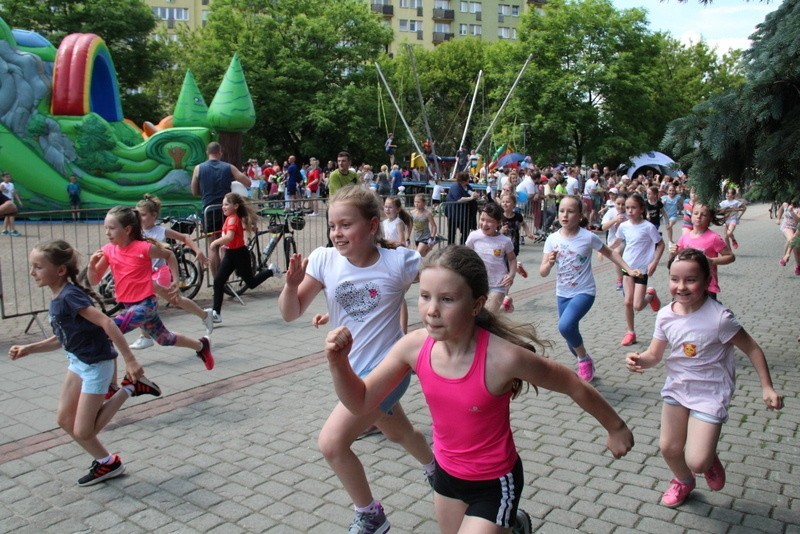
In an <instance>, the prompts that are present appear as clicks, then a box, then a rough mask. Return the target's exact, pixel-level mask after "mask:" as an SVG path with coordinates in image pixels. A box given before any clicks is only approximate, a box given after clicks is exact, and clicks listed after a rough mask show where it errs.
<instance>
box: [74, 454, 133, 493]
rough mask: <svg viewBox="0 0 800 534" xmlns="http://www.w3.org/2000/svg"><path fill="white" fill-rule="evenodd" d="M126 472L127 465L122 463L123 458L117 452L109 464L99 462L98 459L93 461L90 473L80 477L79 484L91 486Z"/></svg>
mask: <svg viewBox="0 0 800 534" xmlns="http://www.w3.org/2000/svg"><path fill="white" fill-rule="evenodd" d="M124 472H125V466H124V465H122V459H121V458H120V457H119V455H117V454H115V455H114V459H113V460H112V461H110V462H109V463H107V464H101V463H98V461H97V460H95V461H94V462H92V467H90V468H89V474H87V475H86V476H84V477H81V478H80V479H78V485H79V486H91V485H93V484H97V483H98V482H102V481H104V480H108V479H109V478H114V477H118V476H120V475H121V474H122V473H124Z"/></svg>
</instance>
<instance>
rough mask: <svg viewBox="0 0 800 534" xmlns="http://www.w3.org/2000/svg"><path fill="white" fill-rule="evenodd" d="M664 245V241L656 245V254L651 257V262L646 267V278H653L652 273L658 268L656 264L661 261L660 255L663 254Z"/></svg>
mask: <svg viewBox="0 0 800 534" xmlns="http://www.w3.org/2000/svg"><path fill="white" fill-rule="evenodd" d="M665 247H666V245H665V244H664V240H663V239H662V240H661V241H659V242H658V244H656V253H655V255H654V256H653V261H651V262H650V265H648V266H647V276H653V273H655V272H656V268H658V262H659V261H661V255H662V254H664V248H665Z"/></svg>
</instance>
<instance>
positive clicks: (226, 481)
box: [0, 206, 800, 534]
mask: <svg viewBox="0 0 800 534" xmlns="http://www.w3.org/2000/svg"><path fill="white" fill-rule="evenodd" d="M738 236H739V241H740V243H741V244H742V246H741V248H740V249H739V250H738V251H737V261H736V262H735V263H734V264H732V265H728V266H724V267H722V268H721V285H722V288H723V293H722V300H723V302H725V303H726V304H727V305H729V306H730V307H731V308H732V309H733V310H734V311H735V312H736V313H737V316H738V317H739V318H740V319H741V321H742V322H743V324H744V325H745V327H746V328H747V329H748V331H749V332H750V333H751V334H753V336H754V337H755V338H756V339H757V340H758V341H759V342H760V343H761V345H762V347H763V348H764V350H765V352H766V353H767V358H768V360H769V362H770V366H771V369H772V374H773V379H774V381H775V385H776V388H777V389H778V390H779V392H781V393H782V394H783V395H784V396H785V400H786V408H785V409H784V410H783V411H782V412H781V413H773V412H767V411H766V410H765V409H763V403H762V401H761V399H760V388H759V387H758V381H757V378H756V375H755V372H754V371H753V369H752V367H751V366H750V365H749V361H748V360H747V358H746V357H744V356H743V355H741V354H739V355H738V363H739V377H738V386H737V394H736V396H735V397H734V399H733V405H732V407H731V418H730V421H729V422H728V424H726V425H725V427H724V429H723V432H722V437H721V440H720V457H721V459H722V461H723V463H724V464H725V465H726V467H727V472H728V483H727V485H726V486H725V488H724V489H723V490H722V491H721V492H717V493H712V492H710V491H708V490H707V488H706V487H705V483H704V482H703V481H702V480H700V481H699V482H698V489H697V490H695V492H694V493H693V494H692V497H691V498H690V499H689V501H688V502H687V503H686V504H684V505H683V506H681V507H680V508H679V509H677V510H670V509H668V508H664V507H662V506H659V504H658V500H659V498H660V495H661V492H662V491H663V490H664V489H665V484H666V481H667V479H668V478H669V473H668V471H667V470H666V468H665V465H664V462H663V460H662V459H661V457H660V456H659V454H658V426H659V413H660V400H659V394H658V392H659V388H660V386H661V384H662V382H663V368H656V369H654V370H650V371H648V372H647V373H646V374H644V375H641V376H639V375H636V376H634V375H630V374H629V373H628V372H627V371H626V370H625V369H624V365H623V358H624V352H625V351H624V350H623V349H622V348H621V347H620V346H619V345H618V343H619V339H620V338H621V336H622V334H623V333H624V332H623V330H624V327H623V326H622V318H623V310H622V306H621V295H620V294H619V293H618V292H616V291H615V290H614V287H613V286H614V280H613V272H612V271H611V269H610V265H609V263H608V262H603V263H598V262H597V261H595V270H596V277H597V280H598V285H599V293H598V299H597V301H596V303H595V305H594V308H593V309H592V311H591V312H590V313H589V315H588V316H587V317H586V318H585V319H584V321H583V325H582V326H583V334H584V337H585V338H586V342H587V346H588V348H589V349H590V352H591V353H592V354H593V355H594V357H595V358H596V362H597V375H598V378H597V379H596V381H595V382H594V384H595V386H596V387H597V388H598V390H600V391H601V392H602V393H603V394H604V395H605V396H606V398H608V399H609V401H610V402H611V403H612V404H613V405H614V406H615V407H616V408H617V410H619V412H620V413H621V414H622V415H623V417H624V418H625V419H626V420H627V421H628V424H629V426H630V427H631V428H632V429H633V432H634V435H635V437H636V446H635V448H634V449H633V451H632V452H631V453H630V454H628V455H627V456H626V457H625V458H623V459H621V460H614V459H613V458H612V457H611V455H610V454H609V453H607V452H606V451H605V449H604V445H603V443H604V436H603V433H602V432H601V429H600V428H599V426H598V425H597V424H596V423H595V422H594V421H593V420H592V419H591V418H590V417H587V416H586V415H584V414H582V413H581V412H580V411H579V410H578V409H577V408H576V407H575V406H574V405H573V404H572V403H571V402H569V401H568V399H566V398H565V397H563V396H559V395H554V394H549V393H547V392H544V391H543V392H541V393H540V394H539V395H538V396H537V395H536V394H535V393H534V392H533V391H530V392H528V393H527V394H526V395H524V396H522V397H521V398H520V399H518V400H516V401H515V402H514V403H513V406H512V413H513V422H512V424H513V427H514V429H515V439H516V442H517V446H518V448H519V450H520V454H521V455H522V457H523V461H524V464H525V476H526V486H525V490H524V492H523V499H522V504H523V507H524V508H526V509H527V510H528V511H529V512H530V513H531V516H532V517H533V520H534V523H535V526H536V529H537V531H538V532H543V533H560V532H597V533H605V532H615V533H624V532H654V533H658V534H667V533H673V532H674V533H680V532H726V533H727V532H730V533H737V532H755V531H764V532H770V533H790V532H793V533H798V532H800V527H799V526H798V525H800V450H799V449H800V447H799V444H798V422H799V421H800V408H798V406H800V404H799V403H798V399H797V397H798V394H797V389H798V388H797V384H798V383H800V372H799V371H798V363H797V362H798V356H799V355H800V350H799V349H798V347H800V344H798V343H797V341H796V338H797V336H798V335H799V334H800V325H798V320H797V312H796V309H797V305H796V299H797V295H798V294H800V293H798V290H799V289H800V276H794V275H793V274H792V269H791V268H790V267H786V268H780V267H778V265H777V259H778V257H779V254H780V250H781V248H782V246H783V244H782V237H781V235H780V233H779V232H778V229H777V227H776V226H775V225H774V223H773V222H772V221H770V220H769V217H768V215H767V210H766V207H763V206H755V207H753V208H751V209H750V210H749V211H748V212H747V214H746V216H745V220H744V224H743V225H742V226H741V228H740V230H739V232H738ZM521 257H522V259H523V260H524V261H525V263H526V265H527V266H528V268H529V271H530V272H531V275H532V276H531V277H530V278H528V279H527V280H523V279H518V285H517V287H515V288H514V294H515V304H516V308H517V311H516V313H515V318H516V319H518V320H530V321H533V322H535V323H536V324H537V325H538V327H539V331H540V333H541V334H542V335H543V336H544V337H547V338H549V339H552V340H553V341H554V345H553V348H552V350H551V351H550V355H551V357H553V358H555V359H557V360H559V361H562V362H564V363H567V364H570V365H571V364H572V361H571V359H570V358H571V357H570V356H568V353H567V351H566V348H565V345H564V342H563V340H562V339H561V338H560V337H559V336H558V334H557V331H556V328H555V322H556V321H555V317H556V311H555V298H554V291H553V282H552V277H551V278H549V279H545V280H543V279H541V278H538V277H537V276H534V275H535V273H536V266H537V265H538V262H539V260H540V259H541V245H538V246H525V247H523V252H522V254H521ZM665 272H666V267H665V261H664V263H663V265H662V267H660V268H659V271H658V272H657V273H656V275H655V285H656V288H657V289H658V290H659V293H660V294H662V295H665V294H666V275H665ZM278 292H279V284H278V282H276V281H269V282H268V283H267V284H266V288H265V289H260V290H257V291H254V292H252V294H250V293H248V294H247V295H246V296H245V302H246V306H241V305H239V304H237V303H235V302H232V301H226V303H225V308H224V310H223V317H224V319H225V323H224V325H222V327H220V328H218V329H217V330H215V332H214V335H213V340H214V348H215V354H216V357H217V368H216V369H215V370H214V371H212V372H207V371H205V370H204V368H203V366H202V365H201V364H200V362H199V361H198V360H196V359H195V358H194V356H193V355H192V354H191V353H190V352H188V351H185V350H182V349H173V348H170V349H150V350H147V351H143V352H141V351H140V352H137V353H136V354H137V357H140V359H141V361H142V362H143V363H144V365H145V367H146V369H147V374H148V376H149V377H151V378H152V379H153V380H154V381H156V382H157V383H158V384H159V385H160V386H161V387H162V389H163V390H164V396H163V397H162V398H160V399H156V400H152V401H147V400H146V399H144V400H142V399H133V400H131V401H130V402H129V404H128V405H127V407H126V408H125V409H124V410H122V411H121V412H120V413H119V415H118V417H117V418H116V420H115V421H114V422H113V423H112V425H111V426H110V427H109V429H108V430H107V431H105V432H104V433H103V434H102V436H101V437H102V439H103V441H104V442H105V443H106V444H107V445H108V446H109V447H110V449H111V450H113V451H115V452H120V454H122V455H123V458H124V460H125V462H126V465H127V474H126V476H124V477H120V478H117V479H114V480H113V481H109V482H108V483H105V484H100V485H98V486H94V487H91V488H79V487H77V486H76V485H75V481H76V480H77V479H78V478H79V477H80V476H82V475H83V474H84V473H85V471H86V469H87V468H88V466H89V464H90V463H91V459H90V458H89V457H88V456H87V455H86V454H85V453H84V452H82V450H80V449H79V447H78V446H76V445H75V444H73V443H72V442H71V441H70V440H69V439H67V438H66V437H65V436H64V435H63V433H62V432H61V431H59V430H57V429H56V426H55V423H54V420H55V418H54V413H55V405H56V400H57V396H58V390H59V387H60V383H61V381H62V380H63V375H64V368H65V366H64V357H63V355H62V354H61V353H50V354H41V355H34V356H31V357H29V358H26V359H23V360H21V361H18V362H10V361H8V360H6V359H3V360H0V386H1V387H0V532H58V533H63V532H92V531H101V530H111V529H114V530H117V531H121V532H147V531H155V530H158V531H160V532H225V533H229V532H263V531H266V532H315V533H328V532H343V531H344V530H345V529H346V526H347V525H348V524H349V522H350V520H351V517H352V509H351V503H350V501H349V499H348V497H347V495H346V494H345V492H344V491H343V490H342V489H341V487H340V485H339V483H338V481H337V480H336V478H335V477H334V476H333V474H332V472H331V471H330V469H329V468H328V467H327V465H326V463H325V461H324V460H323V459H322V457H321V455H320V453H319V451H318V450H317V447H316V438H317V434H318V431H319V428H320V427H321V425H322V422H323V421H324V419H325V417H326V416H327V414H328V412H329V410H330V408H331V406H332V404H333V403H334V402H335V395H334V393H333V391H332V388H331V386H330V379H329V376H328V372H327V367H326V365H325V364H324V359H323V356H322V355H321V354H320V352H319V350H320V348H321V346H322V339H323V337H324V333H325V332H324V331H322V330H315V329H314V328H312V327H310V326H309V323H308V321H307V320H306V319H308V318H310V316H311V314H310V313H309V314H307V315H306V318H304V319H303V320H302V321H300V322H297V323H293V324H290V325H286V324H284V323H283V321H282V320H281V319H280V317H279V315H278V313H277V310H276V306H275V304H276V302H275V301H276V297H277V294H278ZM415 292H416V288H415V287H412V289H411V291H410V293H409V298H408V300H409V303H410V306H409V308H410V310H411V322H412V323H415V322H416V321H417V316H416V312H415V311H414V310H415V300H414V294H415ZM209 296H210V295H208V294H206V293H203V294H201V299H200V303H201V304H205V305H207V304H208V300H209ZM321 306H322V303H321V302H320V301H317V302H315V304H314V308H313V310H321V309H322V308H321ZM164 317H165V320H166V322H167V324H168V325H169V326H170V327H171V328H173V329H175V330H179V331H182V332H185V333H192V334H196V335H200V334H201V333H202V330H201V327H200V323H199V321H198V320H197V319H196V318H194V317H190V316H187V315H185V314H183V313H178V312H175V311H174V310H167V311H165V312H164ZM654 317H655V314H653V313H652V312H650V311H649V309H646V310H644V311H642V312H641V313H640V314H638V315H637V324H638V333H639V338H640V343H639V345H638V348H640V349H641V348H644V347H645V346H646V344H647V343H648V342H649V340H650V336H651V334H652V327H653V320H654ZM26 323H27V321H23V320H13V321H3V324H2V326H3V328H2V330H3V332H2V334H0V353H2V354H5V353H6V351H7V349H8V347H9V346H10V345H11V344H12V343H19V342H29V341H32V340H35V339H38V338H37V336H35V335H24V334H23V333H22V332H23V330H24V328H25V325H26ZM128 337H129V340H131V341H132V340H133V339H135V335H134V334H129V336H128ZM403 404H404V406H405V408H406V411H407V412H408V413H409V414H410V417H411V419H412V420H413V421H414V422H415V423H416V424H417V425H418V426H419V427H420V428H421V429H423V431H424V432H425V434H426V435H427V436H430V429H429V415H428V413H427V410H426V408H425V406H424V404H423V402H422V398H421V395H420V392H419V387H418V385H417V383H416V382H415V381H412V387H411V388H410V390H409V392H408V393H407V394H406V396H405V397H404V399H403ZM355 449H356V450H357V451H358V453H359V455H360V457H361V458H362V460H363V461H364V463H365V465H366V466H367V471H368V476H369V478H370V480H371V482H372V487H373V490H374V492H375V494H376V496H377V497H378V498H380V499H381V500H382V501H383V504H384V506H385V507H386V509H387V511H388V513H389V517H390V520H391V522H392V527H393V532H436V530H437V529H436V524H435V521H434V520H433V506H432V502H431V492H430V489H429V488H428V486H427V484H426V483H425V481H424V478H423V477H422V474H421V471H420V469H419V467H418V466H417V465H415V462H414V460H413V459H412V458H411V457H410V456H409V455H407V454H406V453H405V452H403V451H402V450H401V449H400V448H399V447H397V446H395V445H393V444H392V443H390V442H388V441H387V440H385V439H383V438H382V437H381V436H375V437H371V438H368V439H366V440H363V441H360V442H357V443H356V445H355Z"/></svg>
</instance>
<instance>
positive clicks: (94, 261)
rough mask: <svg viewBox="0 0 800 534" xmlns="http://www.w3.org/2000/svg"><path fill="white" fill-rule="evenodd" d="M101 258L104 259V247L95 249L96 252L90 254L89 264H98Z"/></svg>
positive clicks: (91, 265)
mask: <svg viewBox="0 0 800 534" xmlns="http://www.w3.org/2000/svg"><path fill="white" fill-rule="evenodd" d="M101 259H103V250H102V249H98V250H96V251H95V253H94V254H92V255H91V256H89V266H90V267H95V266H97V262H99V261H100V260H101Z"/></svg>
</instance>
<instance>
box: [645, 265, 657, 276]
mask: <svg viewBox="0 0 800 534" xmlns="http://www.w3.org/2000/svg"><path fill="white" fill-rule="evenodd" d="M657 267H658V263H656V262H652V263H651V264H650V265H648V266H647V276H648V277H650V276H653V273H655V272H656V268H657Z"/></svg>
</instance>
